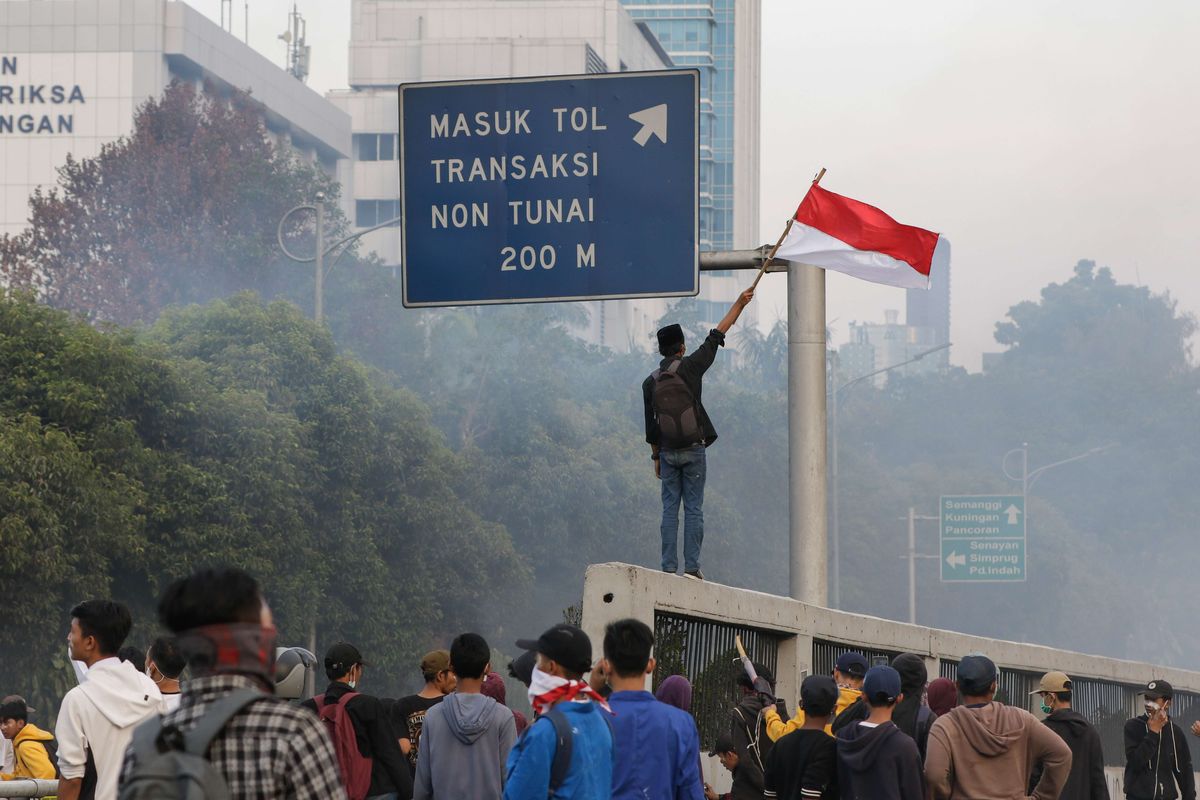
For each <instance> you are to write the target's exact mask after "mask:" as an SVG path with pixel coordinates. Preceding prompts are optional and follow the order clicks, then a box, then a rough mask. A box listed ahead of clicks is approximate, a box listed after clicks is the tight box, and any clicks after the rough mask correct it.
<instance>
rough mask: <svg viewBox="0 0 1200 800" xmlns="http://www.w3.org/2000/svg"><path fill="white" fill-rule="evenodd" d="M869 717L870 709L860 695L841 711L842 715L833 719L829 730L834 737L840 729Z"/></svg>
mask: <svg viewBox="0 0 1200 800" xmlns="http://www.w3.org/2000/svg"><path fill="white" fill-rule="evenodd" d="M869 716H871V709H870V708H868V707H867V701H866V700H863V698H862V695H859V696H858V698H857V699H855V701H854V702H853V703H851V704H850V705H848V706H846V707H845V708H844V709H842V713H840V714H838V715H837V716H836V717H834V719H833V722H832V723H831V724H830V726H829V729H830V730H831V731H833V735H834V736H837V734H838V731H840V730H841V729H842V728H845V727H846V726H847V725H852V724H853V723H855V722H862V721H863V720H864V719H866V718H867V717H869Z"/></svg>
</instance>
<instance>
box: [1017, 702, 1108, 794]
mask: <svg viewBox="0 0 1200 800" xmlns="http://www.w3.org/2000/svg"><path fill="white" fill-rule="evenodd" d="M1042 723H1043V724H1044V725H1045V726H1046V727H1047V728H1049V729H1050V730H1052V731H1054V732H1055V733H1057V734H1058V735H1059V736H1060V737H1062V740H1063V741H1064V742H1066V743H1067V747H1069V748H1071V774H1070V777H1068V778H1067V785H1066V786H1064V787H1063V790H1062V794H1060V795H1059V796H1058V797H1059V800H1110V798H1109V795H1108V783H1107V782H1106V781H1105V780H1104V749H1103V747H1102V746H1101V744H1100V734H1098V733H1096V729H1095V728H1093V727H1092V726H1091V725H1089V724H1088V721H1087V720H1086V719H1084V717H1083V715H1082V714H1080V713H1079V712H1077V711H1072V710H1071V709H1069V708H1064V709H1059V710H1058V711H1055V712H1053V713H1051V714H1050V716H1048V717H1046V718H1045V719H1044V720H1042ZM1041 776H1042V770H1041V768H1040V767H1039V768H1037V769H1035V770H1034V771H1033V778H1032V780H1030V782H1029V786H1030V789H1031V790H1032V788H1033V787H1034V786H1037V783H1038V780H1039V779H1040V778H1041Z"/></svg>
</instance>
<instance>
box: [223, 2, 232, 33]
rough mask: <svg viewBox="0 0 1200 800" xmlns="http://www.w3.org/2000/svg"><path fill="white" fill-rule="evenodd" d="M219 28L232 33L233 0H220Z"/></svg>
mask: <svg viewBox="0 0 1200 800" xmlns="http://www.w3.org/2000/svg"><path fill="white" fill-rule="evenodd" d="M226 8H228V9H229V12H228V13H226V11H225V9H226ZM221 30H223V31H229V32H230V33H233V0H221Z"/></svg>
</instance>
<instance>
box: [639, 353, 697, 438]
mask: <svg viewBox="0 0 1200 800" xmlns="http://www.w3.org/2000/svg"><path fill="white" fill-rule="evenodd" d="M682 363H683V360H682V359H679V358H677V359H675V360H674V361H672V362H671V364H670V366H668V367H667V368H666V369H656V370H655V371H654V374H653V375H651V376H650V377H652V378H653V379H654V388H653V390H652V391H651V395H650V405H651V407H652V408H653V409H654V419H655V421H656V422H657V423H658V430H659V434H660V438H659V447H662V448H665V449H667V450H682V449H683V448H685V447H691V446H692V445H694V444H699V443H700V442H701V441H703V440H704V432H703V431H702V430H701V429H700V412H699V410H698V409H697V408H696V398H695V396H693V395H692V390H691V389H690V388H688V385H687V381H685V380H684V379H683V378H681V377H679V366H680V364H682Z"/></svg>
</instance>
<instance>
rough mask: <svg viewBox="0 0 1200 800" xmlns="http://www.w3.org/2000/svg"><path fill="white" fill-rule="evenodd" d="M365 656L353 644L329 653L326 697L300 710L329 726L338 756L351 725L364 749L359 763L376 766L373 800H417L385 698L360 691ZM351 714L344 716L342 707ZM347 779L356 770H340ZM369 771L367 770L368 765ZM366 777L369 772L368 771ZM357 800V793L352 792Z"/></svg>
mask: <svg viewBox="0 0 1200 800" xmlns="http://www.w3.org/2000/svg"><path fill="white" fill-rule="evenodd" d="M364 666H365V664H364V662H363V657H362V653H360V652H358V648H357V647H355V646H354V645H352V644H350V643H349V642H338V643H337V644H335V645H333V646H332V647H330V648H329V650H328V652H326V653H325V676H326V677H328V678H329V686H328V687H327V688H326V689H325V693H324V694H323V695H318V696H317V697H313V698H310V699H308V700H305V701H304V702H303V703H301V704H300V705H302V706H304V707H305V708H307V709H309V710H310V711H312V712H314V713H315V714H317V716H319V717H321V719H322V720H327V722H326V727H327V728H328V729H329V730H330V733H331V735H332V736H333V737H334V742H335V746H334V750H335V751H336V750H337V747H336V741H337V738H338V737H339V735H340V734H341V732H340V731H337V730H336V726H337V725H350V726H351V727H352V728H353V730H354V739H355V740H356V743H357V745H358V753H359V755H360V756H361V759H359V761H360V762H361V760H362V759H366V760H367V761H369V762H370V765H369V769H370V783H369V784H367V786H366V789H365V791H366V794H365V795H364V797H365V798H366V799H367V800H397V798H403V800H407V798H410V797H412V793H413V781H412V773H411V772H409V770H408V763H407V761H405V759H404V756H403V754H402V753H401V752H400V745H399V743H398V742H397V740H396V732H395V731H394V730H393V728H392V722H391V716H390V714H389V713H388V709H387V707H386V706H384V704H383V703H381V702H380V700H379V698H377V697H373V696H371V695H369V694H363V693H362V692H360V691H358V689H359V684H360V683H361V682H362V677H363V667H364ZM337 706H342V707H343V708H344V709H345V713H344V714H342V715H338V714H337V713H336V707H337ZM339 766H340V767H341V770H342V777H343V779H345V778H346V776H347V774H348V773H349V770H350V769H351V766H350V765H348V764H339ZM364 766H366V765H364ZM364 772H365V770H364ZM348 793H349V794H350V795H351V800H355V797H354V795H355V794H356V792H354V791H349V790H348Z"/></svg>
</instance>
